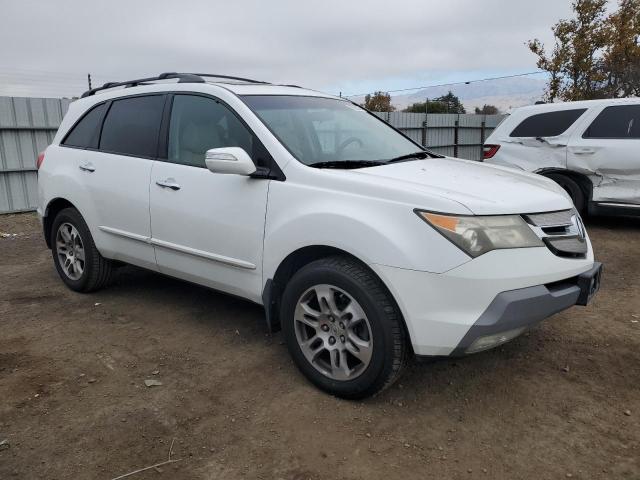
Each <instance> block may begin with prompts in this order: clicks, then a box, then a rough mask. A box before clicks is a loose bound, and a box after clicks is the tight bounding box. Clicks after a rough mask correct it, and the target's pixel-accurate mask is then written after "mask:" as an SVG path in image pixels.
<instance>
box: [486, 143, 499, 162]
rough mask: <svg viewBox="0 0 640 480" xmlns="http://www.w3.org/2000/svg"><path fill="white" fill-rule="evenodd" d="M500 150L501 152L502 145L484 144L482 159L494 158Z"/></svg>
mask: <svg viewBox="0 0 640 480" xmlns="http://www.w3.org/2000/svg"><path fill="white" fill-rule="evenodd" d="M498 150H500V145H491V144H488V143H487V144H484V145H483V146H482V159H483V160H487V159H489V158H493V156H494V155H495V154H496V153H498Z"/></svg>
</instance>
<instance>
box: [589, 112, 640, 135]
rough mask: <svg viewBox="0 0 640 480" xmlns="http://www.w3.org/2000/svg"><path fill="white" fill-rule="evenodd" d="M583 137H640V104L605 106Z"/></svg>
mask: <svg viewBox="0 0 640 480" xmlns="http://www.w3.org/2000/svg"><path fill="white" fill-rule="evenodd" d="M582 138H640V105H618V106H615V107H607V108H605V109H604V110H602V112H600V114H599V115H598V116H597V117H596V118H595V120H594V121H593V123H592V124H591V125H589V128H587V130H586V131H585V132H584V134H583V135H582Z"/></svg>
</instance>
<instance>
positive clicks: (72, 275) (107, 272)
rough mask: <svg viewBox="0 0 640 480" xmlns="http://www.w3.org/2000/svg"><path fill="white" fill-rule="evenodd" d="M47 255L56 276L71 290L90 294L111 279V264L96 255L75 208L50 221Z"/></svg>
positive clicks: (96, 250)
mask: <svg viewBox="0 0 640 480" xmlns="http://www.w3.org/2000/svg"><path fill="white" fill-rule="evenodd" d="M51 252H52V254H53V262H54V264H55V266H56V270H57V271H58V275H60V278H61V279H62V281H63V282H64V283H65V284H66V285H67V286H68V287H69V288H70V289H71V290H75V291H76V292H92V291H94V290H98V289H100V288H102V287H103V286H105V285H106V284H107V283H108V282H109V281H110V280H111V277H112V273H113V264H112V262H111V261H110V260H107V259H106V258H104V257H103V256H102V255H100V252H98V249H97V248H96V246H95V244H94V243H93V238H92V237H91V233H90V232H89V227H87V224H86V222H85V221H84V219H83V218H82V215H80V212H78V211H77V210H76V209H75V208H65V209H64V210H61V211H60V212H59V213H58V215H56V218H55V219H54V220H53V225H52V228H51Z"/></svg>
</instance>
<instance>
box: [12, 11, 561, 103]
mask: <svg viewBox="0 0 640 480" xmlns="http://www.w3.org/2000/svg"><path fill="white" fill-rule="evenodd" d="M2 11H3V15H2V19H1V20H0V42H1V44H2V45H3V48H2V49H1V50H0V94H3V91H4V92H6V91H7V90H8V89H9V87H11V88H14V89H15V88H16V87H18V86H19V87H20V88H22V89H23V90H25V91H27V90H28V91H35V90H37V89H41V91H43V92H51V91H54V90H56V89H59V90H64V89H66V90H68V91H72V92H80V91H81V90H82V89H83V88H84V86H85V75H86V73H87V72H92V73H93V75H94V77H95V80H96V82H99V83H102V82H104V81H109V80H119V79H126V78H132V77H136V76H146V75H149V74H155V73H160V72H162V71H175V70H177V71H207V72H209V71H210V72H215V73H227V74H235V75H240V76H249V77H255V78H258V79H264V80H268V81H274V82H283V83H295V84H299V85H304V86H308V87H311V88H316V89H321V90H327V89H329V90H330V91H332V92H335V91H337V90H338V89H340V90H344V91H349V90H350V89H357V88H358V87H361V88H364V87H365V85H366V86H369V85H374V84H375V85H379V88H387V89H388V88H393V87H394V85H397V84H398V83H399V82H404V83H406V82H410V81H415V82H417V84H418V85H419V84H421V83H420V82H424V81H430V80H432V79H439V78H445V77H447V76H449V77H450V76H451V75H452V74H460V72H462V73H464V72H480V71H482V72H487V71H491V72H505V71H509V72H510V71H529V70H534V69H535V61H534V58H533V56H532V55H531V54H530V53H529V52H528V50H527V48H526V46H525V42H526V41H527V40H528V39H531V38H533V37H540V38H542V39H543V40H547V41H549V40H550V27H551V25H553V24H554V23H555V22H556V21H557V20H558V19H559V18H563V17H567V16H569V15H570V8H569V5H568V2H559V1H558V0H538V1H537V2H528V1H510V2H504V1H498V0H483V1H481V2H479V1H477V0H452V1H447V2H441V1H417V0H406V1H396V2H389V1H379V0H369V1H359V0H358V1H345V0H342V1H336V0H326V1H322V2H320V1H315V0H314V1H300V0H298V1H291V0H271V1H260V0H253V1H248V0H236V1H234V2H229V1H228V0H227V1H210V0H209V1H207V0H192V1H187V0H184V1H181V2H176V1H167V0H153V1H150V0H128V1H122V0H110V1H109V2H99V3H98V2H86V0H84V1H80V0H67V1H60V2H52V1H48V2H40V1H32V0H21V1H6V0H3V2H2ZM390 83H391V84H393V85H389V84H390ZM68 91H66V92H65V94H69V92H68Z"/></svg>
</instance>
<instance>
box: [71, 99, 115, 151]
mask: <svg viewBox="0 0 640 480" xmlns="http://www.w3.org/2000/svg"><path fill="white" fill-rule="evenodd" d="M106 106H107V104H106V103H103V104H101V105H97V106H95V107H93V108H92V109H91V110H89V112H88V113H86V114H85V115H84V117H82V118H81V119H80V121H79V122H78V123H76V125H75V126H74V127H73V128H72V129H71V131H70V132H69V133H68V134H67V137H66V138H65V139H64V141H63V142H62V144H63V145H67V146H70V147H81V148H97V147H98V135H99V134H100V121H101V120H102V114H103V113H104V109H105V108H106Z"/></svg>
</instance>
